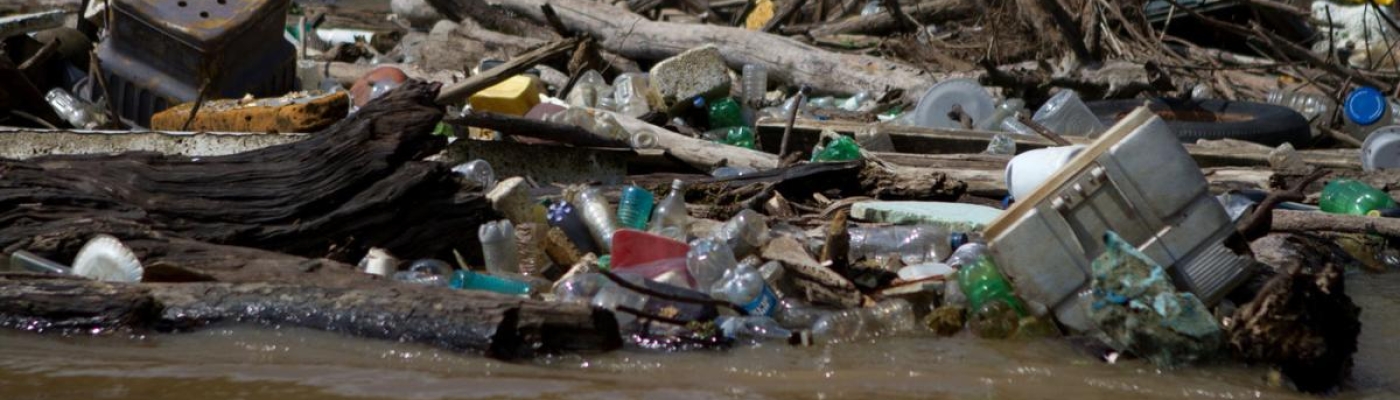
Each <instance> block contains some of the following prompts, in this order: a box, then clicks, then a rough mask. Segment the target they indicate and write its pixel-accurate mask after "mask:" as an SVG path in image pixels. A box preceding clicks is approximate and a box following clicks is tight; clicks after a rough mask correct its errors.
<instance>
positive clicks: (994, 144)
mask: <svg viewBox="0 0 1400 400" xmlns="http://www.w3.org/2000/svg"><path fill="white" fill-rule="evenodd" d="M982 153H983V154H994V155H1003V156H1010V155H1016V139H1012V138H1011V136H1008V135H1007V134H1005V133H998V134H996V135H993V136H992V140H989V141H987V149H986V150H983V151H982Z"/></svg>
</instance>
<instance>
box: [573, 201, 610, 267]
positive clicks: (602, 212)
mask: <svg viewBox="0 0 1400 400" xmlns="http://www.w3.org/2000/svg"><path fill="white" fill-rule="evenodd" d="M609 206H610V203H608V199H606V198H604V197H603V192H602V191H600V190H598V188H587V189H584V190H583V191H581V192H579V193H578V195H577V196H574V207H577V208H578V210H580V211H581V212H580V216H581V217H582V219H583V224H584V225H586V226H588V233H589V235H592V237H593V243H595V244H597V245H598V246H599V247H601V248H602V250H603V252H608V253H610V252H612V235H613V232H616V231H617V222H616V221H614V220H613V213H612V211H611V210H609V209H608V208H609Z"/></svg>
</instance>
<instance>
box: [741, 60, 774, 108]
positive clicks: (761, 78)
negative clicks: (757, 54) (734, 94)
mask: <svg viewBox="0 0 1400 400" xmlns="http://www.w3.org/2000/svg"><path fill="white" fill-rule="evenodd" d="M741 84H742V85H743V92H744V93H743V94H744V103H747V104H749V105H754V106H756V105H758V104H762V103H763V96H764V95H765V94H767V93H768V68H767V67H764V66H762V65H758V64H745V65H744V75H743V78H742V80H741Z"/></svg>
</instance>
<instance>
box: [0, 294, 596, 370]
mask: <svg viewBox="0 0 1400 400" xmlns="http://www.w3.org/2000/svg"><path fill="white" fill-rule="evenodd" d="M221 321H246V322H256V323H261V324H266V325H289V326H300V327H306V328H312V329H320V330H326V331H333V332H342V333H348V334H351V335H355V336H362V337H369V338H376V339H386V340H395V341H404V342H414V343H424V344H429V345H433V346H437V347H441V348H445V349H449V350H456V351H480V352H484V353H485V354H486V355H487V356H489V357H494V358H499V359H505V360H513V359H521V358H529V357H533V356H535V355H539V354H548V353H558V352H567V351H572V352H577V351H607V350H613V349H616V348H619V347H621V345H622V339H621V337H620V336H619V335H618V330H617V321H616V320H615V319H614V318H613V316H612V313H609V312H607V311H603V310H599V309H593V308H589V307H588V306H585V305H576V304H567V303H545V302H542V301H537V300H527V299H522V298H517V297H508V296H505V295H498V294H493V293H487V292H478V291H458V290H451V289H447V288H442V287H427V286H413V285H408V284H401V283H396V282H386V281H383V280H378V281H366V282H363V283H360V284H356V285H347V286H322V285H316V284H314V283H313V284H296V283H180V284H161V283H145V284H118V283H105V282H97V281H90V280H85V279H67V278H54V277H44V276H33V275H15V274H6V275H0V326H3V327H9V328H20V329H27V330H33V331H41V332H42V331H64V332H83V333H88V332H93V331H94V330H100V331H105V330H113V329H134V330H154V331H161V332H169V331H186V330H191V329H195V328H198V327H200V326H204V325H207V324H210V323H216V322H221Z"/></svg>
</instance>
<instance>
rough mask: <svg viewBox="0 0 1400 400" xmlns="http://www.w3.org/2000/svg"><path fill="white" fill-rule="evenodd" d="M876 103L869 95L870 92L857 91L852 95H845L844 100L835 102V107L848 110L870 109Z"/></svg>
mask: <svg viewBox="0 0 1400 400" xmlns="http://www.w3.org/2000/svg"><path fill="white" fill-rule="evenodd" d="M876 105H877V104H876V103H875V99H873V98H872V97H871V95H870V92H859V93H856V94H855V95H854V96H851V97H847V98H846V99H845V100H841V101H840V102H837V104H836V108H839V109H842V110H845V111H850V112H858V111H869V110H872V109H874V108H875V106H876Z"/></svg>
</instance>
